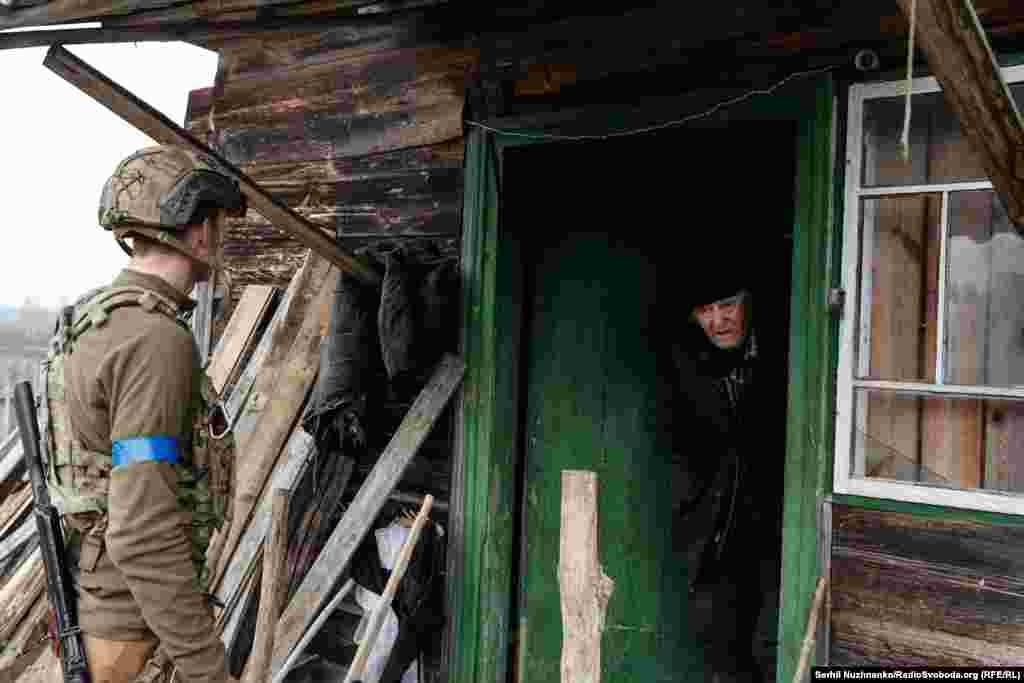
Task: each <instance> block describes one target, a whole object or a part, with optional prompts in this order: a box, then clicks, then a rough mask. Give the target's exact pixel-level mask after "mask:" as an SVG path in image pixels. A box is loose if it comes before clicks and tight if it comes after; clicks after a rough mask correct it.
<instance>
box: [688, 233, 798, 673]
mask: <svg viewBox="0 0 1024 683" xmlns="http://www.w3.org/2000/svg"><path fill="white" fill-rule="evenodd" d="M705 247H706V249H707V250H711V251H712V253H717V254H728V255H729V258H725V259H713V262H710V261H709V263H708V264H707V265H706V266H703V267H699V266H695V267H694V268H693V269H692V272H691V274H690V277H689V279H688V282H687V283H686V284H685V286H684V287H683V288H682V291H681V292H680V294H681V295H682V296H683V297H684V304H683V311H681V313H682V316H681V317H682V318H683V320H682V321H681V324H680V325H679V326H678V327H677V328H676V331H675V334H674V335H673V339H672V344H671V355H672V360H673V362H674V366H675V374H676V378H677V380H678V381H677V390H678V394H679V400H678V405H679V409H678V410H677V415H676V431H677V434H678V438H679V442H680V443H681V444H683V445H684V446H685V447H684V448H680V447H679V446H678V445H677V448H676V450H682V451H683V452H685V453H687V454H688V456H687V457H686V462H685V463H684V465H683V467H684V468H685V469H687V470H688V475H687V477H686V479H687V480H688V481H689V482H690V486H689V491H688V495H684V496H682V497H681V499H680V500H679V501H678V503H679V507H680V515H679V516H678V517H677V519H676V525H677V533H678V534H679V535H680V537H681V538H682V539H683V544H684V545H685V546H687V548H688V551H689V552H690V559H689V562H690V567H691V574H690V595H689V604H688V607H687V611H688V613H689V615H690V622H691V624H692V625H693V627H694V630H695V635H696V637H697V639H698V642H699V643H700V644H701V645H702V649H703V652H704V658H705V665H706V670H707V673H708V680H709V681H713V682H714V683H731V682H742V683H748V682H749V683H752V682H753V681H760V680H764V681H774V680H775V655H776V652H775V650H776V646H777V643H776V640H777V617H778V611H777V610H778V600H779V577H780V574H779V566H780V558H781V532H782V471H783V458H782V453H783V452H784V448H783V442H782V439H781V438H778V437H781V436H782V435H781V433H780V427H783V426H784V424H785V423H784V421H783V420H784V417H782V418H780V416H779V415H777V414H776V412H777V411H775V410H774V408H775V406H777V405H778V404H779V400H778V397H772V396H769V395H768V392H769V391H773V390H775V389H778V388H779V386H780V383H783V382H784V379H782V378H780V377H775V376H774V375H776V374H778V372H779V368H781V367H782V363H783V361H782V359H780V358H778V357H776V356H778V355H779V354H777V353H772V352H771V351H769V353H767V354H766V353H764V349H763V348H761V347H760V346H759V339H758V338H757V335H756V329H755V325H754V308H753V304H754V297H753V294H752V289H753V286H752V285H753V283H752V281H751V272H752V268H751V267H750V265H749V264H746V263H744V262H743V260H744V259H743V257H742V256H741V255H739V254H737V253H736V249H735V248H733V247H730V246H728V245H723V244H720V243H712V244H711V245H710V246H708V245H705ZM677 291H678V290H677ZM765 356H768V358H765ZM766 360H767V361H768V362H769V363H771V365H769V364H766V362H765V361H766ZM783 403H784V402H783ZM696 444H699V445H698V446H696V447H694V446H695V445H696Z"/></svg>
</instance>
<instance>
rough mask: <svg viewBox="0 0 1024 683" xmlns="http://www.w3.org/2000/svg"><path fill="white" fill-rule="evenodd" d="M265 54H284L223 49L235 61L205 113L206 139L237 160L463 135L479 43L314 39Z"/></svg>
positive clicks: (325, 154) (319, 156)
mask: <svg viewBox="0 0 1024 683" xmlns="http://www.w3.org/2000/svg"><path fill="white" fill-rule="evenodd" d="M303 48H304V49H305V51H303ZM260 55H261V56H263V57H264V58H266V56H267V55H271V56H273V57H277V58H279V59H281V62H279V63H273V62H269V63H268V62H260V63H258V64H253V65H249V66H246V65H245V64H244V63H242V64H239V62H242V60H243V57H242V56H241V55H235V54H233V53H229V54H228V55H227V56H226V57H225V59H226V60H228V62H229V63H230V64H231V66H230V67H229V69H228V72H227V73H226V75H225V77H224V80H223V83H222V84H221V85H220V87H219V88H218V95H217V97H216V106H215V107H213V108H211V113H212V116H211V117H208V136H209V139H211V140H212V141H214V143H215V144H216V146H217V147H218V149H220V150H222V151H223V153H224V154H225V156H226V157H227V158H228V159H231V160H232V162H234V163H238V164H249V163H252V162H254V161H276V162H280V161H322V160H327V159H331V158H335V157H353V156H363V155H366V154H371V153H378V152H383V151H388V150H394V149H400V148H406V147H414V146H421V145H430V144H434V143H437V142H441V141H444V140H449V139H453V138H458V137H461V135H462V128H461V118H462V103H463V100H464V81H465V73H466V70H467V68H468V67H469V66H470V65H471V64H472V63H474V61H475V59H476V57H475V52H474V51H472V50H465V49H457V48H453V47H436V46H420V47H410V48H405V49H377V50H373V51H364V50H336V49H332V48H331V47H330V46H329V45H325V44H324V43H323V42H321V41H317V40H311V41H309V42H308V43H307V44H305V45H303V44H299V45H297V46H290V45H288V44H283V45H281V46H280V49H275V50H262V51H261V53H260ZM279 55H280V56H282V57H279ZM283 55H288V57H287V58H283ZM251 69H258V70H256V71H247V70H251Z"/></svg>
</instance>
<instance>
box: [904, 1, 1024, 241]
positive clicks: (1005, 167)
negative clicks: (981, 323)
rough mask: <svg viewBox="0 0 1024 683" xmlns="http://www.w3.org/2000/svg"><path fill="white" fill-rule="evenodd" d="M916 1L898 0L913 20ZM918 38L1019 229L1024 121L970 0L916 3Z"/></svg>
mask: <svg viewBox="0 0 1024 683" xmlns="http://www.w3.org/2000/svg"><path fill="white" fill-rule="evenodd" d="M914 1H915V0H896V2H897V3H898V4H899V7H900V9H901V10H903V13H904V15H905V16H907V18H908V20H909V19H910V12H911V7H912V5H913V3H914ZM916 3H917V16H916V18H915V22H916V25H917V30H916V35H915V38H914V40H915V41H916V42H917V43H919V44H920V46H921V49H922V50H923V51H924V53H925V56H927V58H928V64H929V66H930V67H931V70H932V72H933V73H934V74H935V77H936V78H937V79H938V81H939V83H940V84H941V85H942V90H943V93H944V94H945V96H946V101H947V102H948V103H949V105H950V108H952V110H953V111H954V112H955V113H956V115H957V116H958V117H959V118H960V126H961V128H963V131H964V135H966V137H967V139H968V140H969V141H970V143H971V146H972V147H973V148H974V150H975V152H976V153H977V154H978V155H979V156H980V157H981V160H982V163H983V165H984V168H985V170H986V171H987V172H988V175H989V177H990V178H991V179H992V184H993V186H995V189H996V192H998V193H999V196H1000V198H1001V199H1002V201H1003V206H1005V207H1006V213H1007V216H1008V217H1009V218H1010V220H1011V221H1013V222H1014V223H1015V224H1017V225H1021V224H1022V223H1024V122H1022V120H1021V115H1020V110H1018V109H1017V105H1016V104H1015V103H1014V101H1013V97H1011V95H1010V90H1009V88H1008V87H1007V85H1006V81H1004V80H1003V77H1002V73H1001V72H1000V70H999V65H998V64H997V62H996V60H995V56H994V55H993V54H992V49H991V47H990V46H989V43H988V39H987V38H986V37H985V31H984V29H983V28H982V27H981V23H980V21H979V20H978V15H977V13H976V12H975V11H974V7H973V5H972V4H971V1H970V0H916Z"/></svg>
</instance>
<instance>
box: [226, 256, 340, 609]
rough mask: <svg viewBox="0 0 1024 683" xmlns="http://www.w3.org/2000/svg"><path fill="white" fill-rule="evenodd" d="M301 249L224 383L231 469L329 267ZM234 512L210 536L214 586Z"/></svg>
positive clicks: (229, 548)
mask: <svg viewBox="0 0 1024 683" xmlns="http://www.w3.org/2000/svg"><path fill="white" fill-rule="evenodd" d="M305 254H306V255H305V257H304V259H305V260H304V261H303V265H302V267H301V268H299V270H298V272H297V273H296V274H295V276H294V277H293V278H292V280H291V282H290V283H289V285H288V289H287V290H286V291H285V294H284V299H283V300H282V301H281V303H280V304H279V305H278V307H277V310H276V311H275V312H274V318H273V320H272V321H271V323H270V325H269V326H268V328H267V329H266V331H265V332H264V333H263V337H262V338H261V339H260V342H259V344H257V346H256V350H255V351H254V352H253V355H252V357H251V358H250V359H249V362H248V364H247V365H246V368H245V370H244V371H243V372H242V375H241V377H240V378H239V379H238V381H237V382H236V383H235V384H234V385H232V386H231V387H230V390H229V392H228V395H227V396H226V397H224V400H223V407H224V413H225V415H226V417H227V420H228V423H229V424H234V436H235V464H236V468H237V467H239V466H240V463H243V462H245V461H246V460H248V459H249V457H250V455H249V450H248V447H247V444H248V440H249V437H250V436H251V435H252V432H253V430H254V429H255V425H256V424H257V422H258V421H259V419H260V415H261V412H260V411H261V409H262V407H263V406H264V404H265V403H266V400H265V398H264V396H265V395H266V394H267V393H268V392H271V391H273V388H274V387H275V386H276V384H277V378H278V374H279V372H280V370H281V367H282V364H283V361H284V359H285V357H286V355H287V354H288V352H289V350H290V349H291V347H292V344H293V343H294V341H295V338H296V335H297V334H298V331H299V329H300V328H301V325H302V321H303V319H304V318H305V316H306V313H307V311H308V309H309V307H310V306H311V303H312V302H313V301H314V299H315V295H316V293H317V292H318V291H319V287H320V286H321V285H322V283H323V282H324V281H325V280H324V278H325V277H326V276H327V274H328V272H330V268H331V265H330V263H328V262H327V260H326V259H323V258H320V257H319V256H318V255H316V254H315V252H312V251H309V250H307V251H306V252H305ZM236 480H237V475H236ZM238 511H239V508H238V505H237V503H236V506H235V511H234V513H233V514H232V522H231V526H230V528H229V529H227V530H226V532H227V533H226V535H224V534H218V536H217V537H216V539H215V540H216V542H217V546H218V548H219V550H218V554H219V557H215V558H214V559H215V560H217V561H218V562H217V564H211V565H210V567H211V569H213V570H214V572H213V574H214V576H213V580H212V581H211V583H210V585H211V586H213V587H216V586H217V585H218V584H219V582H220V579H221V578H222V577H223V575H224V570H225V565H226V564H227V563H228V561H229V560H230V559H231V555H232V553H233V552H234V548H235V545H236V544H237V542H238V538H239V537H240V535H241V534H242V533H243V532H244V530H245V525H246V520H245V518H239V517H238ZM222 538H223V539H224V540H221V539H222ZM225 551H226V552H225ZM221 599H222V600H223V599H224V598H223V597H222V598H221Z"/></svg>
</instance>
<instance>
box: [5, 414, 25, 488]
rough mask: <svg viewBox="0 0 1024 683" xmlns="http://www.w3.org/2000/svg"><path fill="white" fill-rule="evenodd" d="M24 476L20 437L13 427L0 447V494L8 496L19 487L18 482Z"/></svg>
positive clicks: (23, 459)
mask: <svg viewBox="0 0 1024 683" xmlns="http://www.w3.org/2000/svg"><path fill="white" fill-rule="evenodd" d="M26 474H27V470H26V469H25V458H24V457H22V451H21V436H20V434H19V432H18V428H17V427H15V428H14V429H12V430H11V434H10V436H8V437H7V440H6V441H5V442H4V443H3V446H0V494H2V495H10V492H11V491H12V490H13V489H14V487H15V486H18V485H19V484H18V482H20V481H21V480H23V479H25V477H26Z"/></svg>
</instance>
